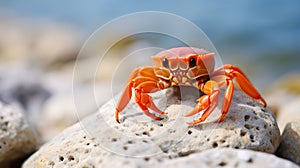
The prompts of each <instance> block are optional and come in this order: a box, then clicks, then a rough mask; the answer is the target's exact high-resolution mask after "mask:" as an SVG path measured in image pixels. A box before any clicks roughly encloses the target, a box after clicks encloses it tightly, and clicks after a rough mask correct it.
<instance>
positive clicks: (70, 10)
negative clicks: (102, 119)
mask: <svg viewBox="0 0 300 168" xmlns="http://www.w3.org/2000/svg"><path fill="white" fill-rule="evenodd" d="M299 8H300V2H299V1H298V0H290V1H285V2H283V1H279V0H275V1H274V0H266V1H258V0H256V1H237V0H230V1H227V2H226V3H223V4H221V2H220V1H196V0H194V1H185V2H184V1H174V0H172V1H137V0H133V1H130V3H129V2H128V3H121V2H120V1H116V0H102V1H89V2H87V1H71V0H65V1H58V0H52V1H38V0H27V1H18V0H2V1H0V86H1V87H0V101H2V102H3V103H8V104H13V105H15V106H18V107H19V108H20V109H23V111H24V113H26V114H27V116H28V119H29V120H30V121H31V122H32V123H33V125H34V126H36V128H37V130H38V132H39V134H41V136H42V139H43V141H47V140H48V139H50V138H51V137H53V136H54V135H55V134H57V133H58V132H59V131H61V130H62V129H63V128H65V127H66V126H68V125H70V124H72V123H74V122H76V121H77V116H76V115H74V111H75V107H74V104H73V98H72V75H73V68H74V64H75V61H76V57H77V54H78V52H79V50H80V48H81V47H82V45H83V44H84V42H85V41H86V40H87V39H88V37H89V36H90V35H91V34H92V33H93V32H94V31H95V30H96V29H97V28H99V27H100V26H102V25H103V24H105V23H107V22H109V21H111V20H112V19H115V18H117V17H119V16H122V15H125V14H129V13H132V12H141V11H163V12H170V13H173V14H176V15H179V16H182V17H184V18H186V19H188V20H190V21H191V22H193V23H195V24H196V25H197V26H198V27H199V28H201V29H202V30H203V31H204V32H205V33H206V35H207V36H208V37H209V39H210V40H211V41H212V43H213V44H214V45H215V47H216V49H217V50H218V52H219V54H220V56H221V59H222V61H223V63H229V64H234V65H238V66H239V67H240V68H241V69H242V70H243V71H244V72H245V73H246V74H247V75H248V77H249V78H250V80H251V81H252V83H253V84H254V85H255V86H256V87H257V88H258V89H259V91H261V92H262V93H263V95H267V97H269V98H268V99H270V100H269V101H270V102H272V101H274V102H277V103H278V102H279V103H281V104H282V103H283V102H284V100H281V99H279V100H278V99H277V98H278V97H282V95H281V93H280V94H279V96H278V95H276V96H274V95H273V94H270V93H273V91H277V90H284V89H287V90H288V91H289V92H292V93H300V89H299V85H300V82H299V80H300V78H299V77H300V75H299V70H300V56H299V53H300V46H299V44H300V10H299ZM151 22H153V24H156V23H155V20H154V21H151ZM126 28H127V26H125V25H124V29H126ZM169 29H175V28H174V27H169ZM176 29H179V31H180V30H182V31H184V30H185V28H184V27H180V25H179V26H178V27H176ZM113 34H114V33H112V34H111V35H112V36H113ZM105 38H108V39H107V40H109V36H106V37H105ZM153 43H156V44H159V45H161V47H162V48H164V47H168V46H173V45H172V43H173V41H172V40H170V39H168V38H162V37H161V36H151V35H145V36H142V37H141V36H133V37H130V38H126V39H124V40H122V41H120V42H119V43H118V44H117V45H115V46H114V47H113V48H112V50H111V51H110V53H109V54H108V55H117V56H118V57H113V58H111V59H108V60H109V61H107V63H108V64H105V65H103V68H102V69H101V71H102V72H104V73H102V76H98V77H96V87H97V88H98V89H99V90H100V92H99V93H98V94H99V95H97V97H98V99H99V100H98V102H99V104H101V103H104V102H105V101H107V100H108V99H110V98H111V96H110V95H108V94H106V93H107V92H106V91H107V88H108V87H110V86H109V81H108V79H110V77H111V75H113V72H112V71H111V69H110V68H112V67H114V66H116V65H115V64H114V63H115V62H116V60H115V59H122V58H123V56H126V54H129V53H131V52H133V51H134V50H135V48H139V47H137V46H145V47H146V46H147V45H151V44H153ZM95 47H96V48H101V46H95ZM174 47H175V46H174ZM149 58H150V56H149ZM91 61H93V59H91V58H89V56H87V57H86V58H83V59H81V60H79V62H80V64H82V65H83V66H89V63H91ZM136 65H139V63H136ZM128 75H129V74H128ZM126 78H127V77H126V76H125V77H124V79H126ZM93 80H94V79H90V78H86V76H84V74H83V75H82V78H80V79H79V80H78V81H76V83H75V84H74V86H76V87H77V88H79V90H80V94H79V95H80V97H81V98H82V100H83V102H82V106H83V108H84V109H85V111H86V113H87V114H88V113H91V112H93V111H95V110H96V109H95V108H94V107H92V106H91V105H90V103H89V102H88V101H84V100H86V99H85V98H86V97H87V96H88V95H86V93H85V89H86V88H87V87H89V86H91V85H92V84H93V82H94V81H93ZM272 88H273V89H272ZM273 99H276V100H273ZM282 99H283V98H282ZM286 100H287V99H286ZM286 100H285V101H286ZM277 108H278V107H277Z"/></svg>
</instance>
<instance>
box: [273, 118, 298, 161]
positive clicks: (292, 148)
mask: <svg viewBox="0 0 300 168" xmlns="http://www.w3.org/2000/svg"><path fill="white" fill-rule="evenodd" d="M276 154H277V155H278V156H280V157H283V158H286V159H289V160H291V161H293V162H295V163H297V164H298V165H300V120H298V121H294V122H290V123H288V124H287V125H286V127H285V129H284V131H283V134H282V136H281V140H280V146H279V148H278V151H277V152H276Z"/></svg>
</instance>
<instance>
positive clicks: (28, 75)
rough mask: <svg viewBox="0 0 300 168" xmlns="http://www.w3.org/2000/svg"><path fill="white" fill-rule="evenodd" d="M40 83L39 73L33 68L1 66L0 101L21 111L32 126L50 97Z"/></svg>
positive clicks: (18, 65)
mask: <svg viewBox="0 0 300 168" xmlns="http://www.w3.org/2000/svg"><path fill="white" fill-rule="evenodd" d="M20 74H21V75H20ZM42 81H43V77H42V75H41V72H40V71H39V70H37V69H35V68H32V67H28V66H25V65H20V64H16V65H14V66H1V67H0V86H1V87H0V101H1V102H3V103H6V104H11V105H14V106H16V107H18V108H20V109H22V111H24V113H25V114H26V116H30V117H28V120H29V122H30V123H32V124H34V123H35V121H37V120H39V117H40V114H41V109H42V106H43V103H44V102H45V101H46V100H47V99H48V98H49V97H50V96H51V93H50V91H49V90H48V89H47V88H46V86H45V85H44V84H43V82H42Z"/></svg>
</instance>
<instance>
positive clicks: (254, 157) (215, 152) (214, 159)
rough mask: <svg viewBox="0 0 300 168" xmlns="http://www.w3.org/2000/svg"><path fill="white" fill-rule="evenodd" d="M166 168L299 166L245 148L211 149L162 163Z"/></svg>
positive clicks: (271, 167) (277, 167)
mask: <svg viewBox="0 0 300 168" xmlns="http://www.w3.org/2000/svg"><path fill="white" fill-rule="evenodd" d="M161 167H164V168H169V167H170V168H172V167H184V168H189V167H190V168H193V167H203V168H205V167H207V168H211V167H235V168H239V167H241V168H244V167H253V168H257V167H265V168H267V167H270V168H293V167H294V168H297V167H298V166H297V165H296V164H294V163H292V162H290V161H288V160H285V159H281V158H278V157H276V156H274V155H271V154H267V153H264V152H256V151H251V150H245V149H239V150H237V149H230V148H223V149H210V150H207V151H204V152H201V153H198V154H192V155H190V156H188V157H185V158H180V159H177V160H175V161H173V162H172V161H169V162H166V163H164V164H162V165H161Z"/></svg>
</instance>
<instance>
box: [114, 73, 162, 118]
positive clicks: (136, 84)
mask: <svg viewBox="0 0 300 168" xmlns="http://www.w3.org/2000/svg"><path fill="white" fill-rule="evenodd" d="M158 81H159V78H158V77H156V75H155V73H154V69H153V68H152V67H143V68H138V69H135V70H134V71H133V72H132V73H131V75H130V77H129V80H128V84H127V85H126V87H125V89H124V91H123V93H122V95H121V98H120V100H119V102H118V105H117V107H116V112H115V118H116V121H117V122H119V113H120V112H121V111H122V110H124V108H125V107H126V105H127V104H128V103H129V101H130V99H131V97H132V89H134V90H135V96H136V98H135V101H136V103H137V104H138V105H139V107H140V108H141V109H142V110H143V112H144V113H145V114H146V115H147V116H149V117H151V118H153V119H155V120H161V118H160V117H156V116H155V115H153V114H151V113H150V112H149V110H148V108H150V109H151V110H153V111H154V112H157V113H159V114H166V113H165V112H163V111H161V110H159V109H158V108H157V107H156V105H155V104H154V103H153V100H152V98H151V97H150V96H149V95H148V94H147V93H153V92H156V91H158V90H160V89H164V88H161V87H162V86H161V85H159V84H158Z"/></svg>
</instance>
